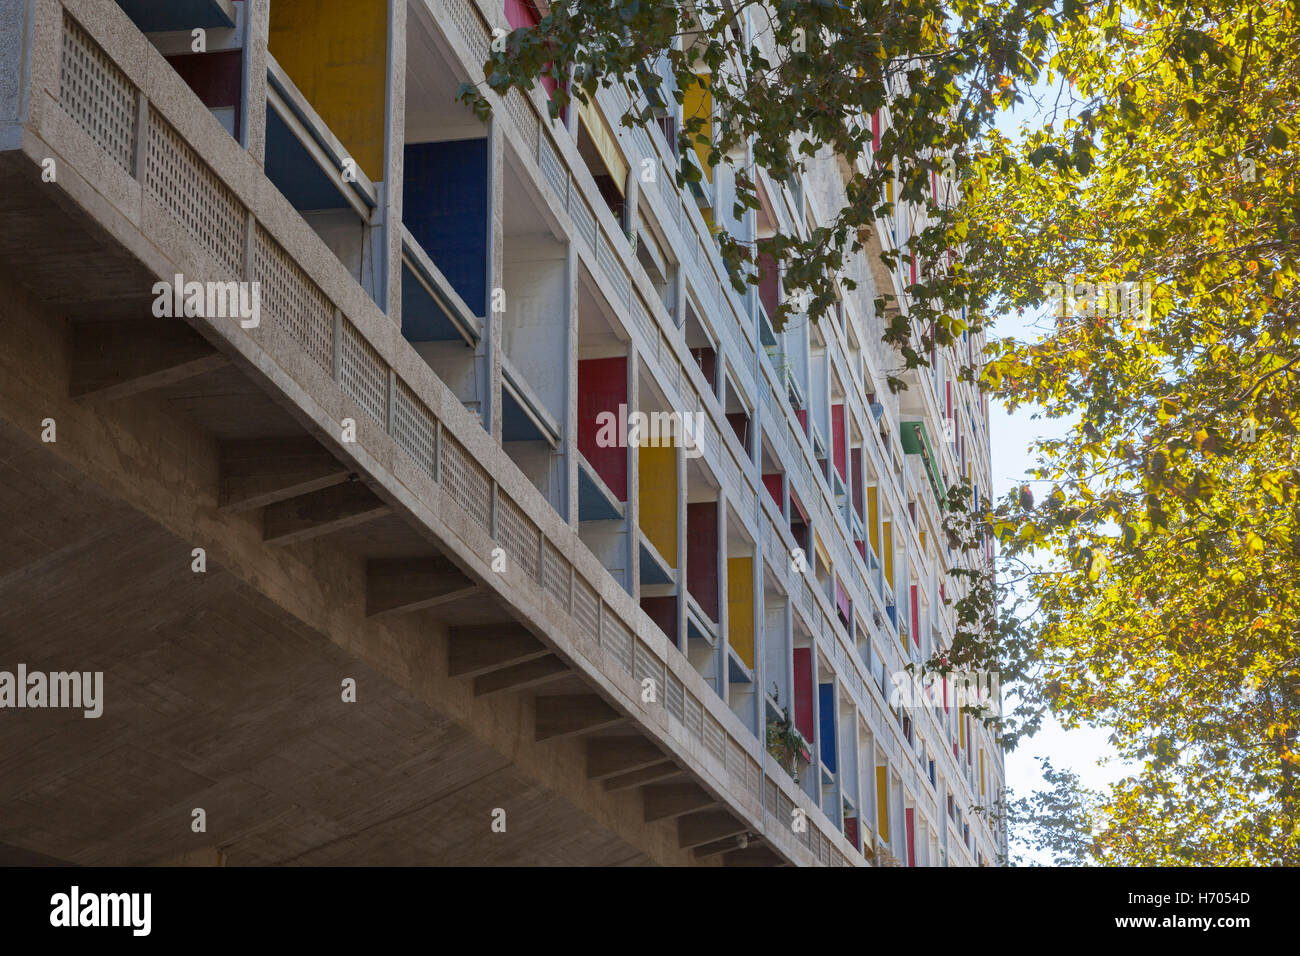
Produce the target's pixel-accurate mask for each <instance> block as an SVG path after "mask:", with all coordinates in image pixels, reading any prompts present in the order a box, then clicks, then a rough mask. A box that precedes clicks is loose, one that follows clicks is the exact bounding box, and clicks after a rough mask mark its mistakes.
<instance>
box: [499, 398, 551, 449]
mask: <svg viewBox="0 0 1300 956" xmlns="http://www.w3.org/2000/svg"><path fill="white" fill-rule="evenodd" d="M501 440H502V441H546V436H545V435H543V434H542V430H541V429H540V428H538V427H537V425H536V424H534V423H533V420H532V419H531V418H529V417H528V414H527V413H526V412H525V411H524V409H523V406H521V405H520V404H519V402H518V401H517V400H516V399H515V397H514V395H512V394H511V393H510V390H509V389H506V388H503V389H501Z"/></svg>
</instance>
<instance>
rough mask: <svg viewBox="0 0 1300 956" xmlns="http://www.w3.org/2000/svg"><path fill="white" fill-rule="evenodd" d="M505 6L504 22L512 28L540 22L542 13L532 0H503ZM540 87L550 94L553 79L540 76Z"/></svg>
mask: <svg viewBox="0 0 1300 956" xmlns="http://www.w3.org/2000/svg"><path fill="white" fill-rule="evenodd" d="M505 6H506V22H507V23H509V24H510V29H512V30H522V29H524V28H525V27H532V26H536V25H537V24H538V23H540V22H541V19H542V15H541V13H539V12H538V10H537V4H536V3H534V2H533V0H505ZM542 88H543V89H545V90H546V95H547V96H550V95H551V94H553V93H554V92H555V81H554V80H552V79H550V78H549V77H545V76H544V77H542Z"/></svg>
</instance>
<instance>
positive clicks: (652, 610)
mask: <svg viewBox="0 0 1300 956" xmlns="http://www.w3.org/2000/svg"><path fill="white" fill-rule="evenodd" d="M641 610H643V611H645V612H646V614H647V615H648V616H649V618H650V620H652V621H654V622H655V623H656V624H658V625H659V630H661V631H663V632H664V634H665V635H666V636H667V638H668V640H669V642H670V643H672V644H674V645H675V644H676V643H677V596H676V595H673V594H670V595H668V596H667V597H643V598H642V599H641Z"/></svg>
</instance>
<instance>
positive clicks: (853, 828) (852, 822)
mask: <svg viewBox="0 0 1300 956" xmlns="http://www.w3.org/2000/svg"><path fill="white" fill-rule="evenodd" d="M844 835H845V836H846V837H848V840H849V842H850V843H852V844H853V845H854V846H857V845H858V818H857V817H849V818H847V819H846V820H845V821H844Z"/></svg>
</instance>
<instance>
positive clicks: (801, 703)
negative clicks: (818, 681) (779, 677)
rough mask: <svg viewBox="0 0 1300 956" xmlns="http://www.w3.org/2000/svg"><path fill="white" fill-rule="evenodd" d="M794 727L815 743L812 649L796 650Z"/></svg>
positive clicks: (806, 738)
mask: <svg viewBox="0 0 1300 956" xmlns="http://www.w3.org/2000/svg"><path fill="white" fill-rule="evenodd" d="M794 727H795V730H797V731H799V733H801V734H803V736H804V739H805V740H807V741H808V742H809V743H812V742H813V698H812V648H809V647H796V648H795V649H794Z"/></svg>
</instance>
